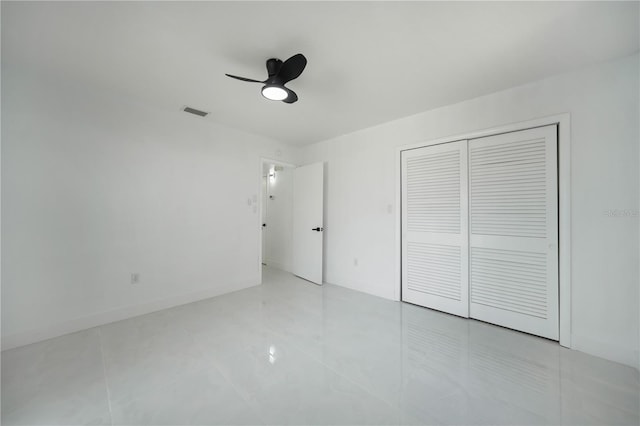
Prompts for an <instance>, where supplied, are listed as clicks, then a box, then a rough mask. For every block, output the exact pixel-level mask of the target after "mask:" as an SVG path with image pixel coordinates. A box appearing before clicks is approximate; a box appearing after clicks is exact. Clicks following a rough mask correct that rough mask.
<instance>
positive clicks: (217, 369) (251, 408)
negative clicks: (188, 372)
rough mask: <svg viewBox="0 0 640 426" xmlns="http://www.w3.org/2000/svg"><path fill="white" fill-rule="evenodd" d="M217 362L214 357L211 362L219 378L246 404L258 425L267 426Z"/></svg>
mask: <svg viewBox="0 0 640 426" xmlns="http://www.w3.org/2000/svg"><path fill="white" fill-rule="evenodd" d="M218 363H219V361H218V360H217V359H216V358H215V356H214V361H213V367H214V368H215V370H216V371H217V372H218V373H219V374H220V376H222V378H223V379H224V381H225V382H227V384H228V385H229V386H231V389H233V391H234V392H235V393H236V395H237V396H238V397H240V399H241V400H242V401H244V403H245V404H247V407H248V408H249V409H250V410H251V411H253V412H254V413H255V414H256V417H258V418H259V419H260V423H261V424H262V425H267V424H268V423H265V422H264V419H263V418H262V416H261V415H260V414H259V411H258V410H256V409H255V408H254V405H253V404H252V403H251V401H250V400H249V399H247V398H246V397H245V396H244V395H243V393H242V392H240V390H239V389H238V387H237V386H236V385H235V384H234V383H233V381H232V380H231V379H230V378H229V377H227V375H226V374H225V372H224V371H223V369H222V368H220V366H219V365H218Z"/></svg>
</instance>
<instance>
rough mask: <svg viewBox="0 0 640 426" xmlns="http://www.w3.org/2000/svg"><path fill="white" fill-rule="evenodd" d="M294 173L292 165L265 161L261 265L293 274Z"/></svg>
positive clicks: (262, 178) (263, 167)
mask: <svg viewBox="0 0 640 426" xmlns="http://www.w3.org/2000/svg"><path fill="white" fill-rule="evenodd" d="M293 170H294V166H293V165H291V164H286V163H280V162H276V161H272V160H262V164H261V196H260V199H261V212H260V218H261V223H260V225H261V236H262V237H261V240H262V241H261V245H260V251H261V255H260V259H261V260H260V263H261V264H262V266H263V267H264V266H269V267H272V268H276V269H280V270H283V271H286V272H291V270H292V265H291V262H292V250H293V247H292V246H293V242H292V241H293V226H292V224H293Z"/></svg>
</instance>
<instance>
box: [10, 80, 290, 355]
mask: <svg viewBox="0 0 640 426" xmlns="http://www.w3.org/2000/svg"><path fill="white" fill-rule="evenodd" d="M2 87H3V89H4V90H3V93H2V107H3V108H2V143H3V146H2V150H3V151H2V219H3V221H2V264H3V269H2V293H3V294H2V296H3V297H2V341H3V348H4V349H6V348H8V347H12V346H16V345H20V344H25V343H29V342H32V341H35V340H38V339H42V338H46V337H52V336H54V335H57V334H62V333H65V332H69V331H73V330H77V329H82V328H86V327H90V326H92V325H96V324H100V323H103V322H108V321H113V320H117V319H121V318H124V317H128V316H132V315H135V314H140V313H145V312H148V311H152V310H156V309H161V308H164V307H168V306H171V305H175V304H180V303H186V302H189V301H192V300H197V299H201V298H205V297H210V296H214V295H217V294H220V293H224V292H229V291H234V290H238V289H241V288H244V287H247V286H252V285H256V284H258V282H259V267H258V256H259V233H258V232H257V230H259V226H260V219H259V217H258V215H259V213H258V210H257V199H256V202H254V198H253V197H259V195H260V181H259V179H258V176H259V170H260V169H259V167H260V157H261V156H263V157H270V158H282V160H283V161H289V162H290V161H292V159H293V158H294V156H295V152H296V151H295V149H293V148H289V147H286V146H283V145H281V144H279V143H277V142H275V141H273V140H270V139H267V138H264V137H260V136H256V135H251V134H248V133H244V132H241V131H237V130H233V129H229V128H225V127H221V126H217V125H215V124H213V122H211V121H209V120H206V119H200V118H198V117H195V116H191V115H188V114H186V113H184V112H181V111H179V105H176V110H175V111H160V110H152V109H149V108H148V107H146V106H144V105H140V104H134V103H131V102H127V101H126V100H123V99H121V98H112V97H110V96H109V95H108V94H106V93H95V92H92V91H90V90H88V89H85V88H82V87H74V86H73V84H72V83H63V82H60V81H47V78H46V77H45V78H43V77H40V76H37V75H32V74H28V73H24V72H12V71H11V70H7V69H6V68H3V73H2ZM249 200H250V202H249ZM249 204H250V205H249ZM132 272H137V273H139V274H140V277H141V282H140V283H139V284H136V285H132V284H131V283H130V274H131V273H132Z"/></svg>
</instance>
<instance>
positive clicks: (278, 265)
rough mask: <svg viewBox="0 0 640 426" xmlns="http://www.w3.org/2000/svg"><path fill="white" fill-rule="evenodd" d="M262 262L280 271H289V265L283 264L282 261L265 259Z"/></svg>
mask: <svg viewBox="0 0 640 426" xmlns="http://www.w3.org/2000/svg"><path fill="white" fill-rule="evenodd" d="M264 263H265V264H266V265H267V266H270V267H272V268H276V269H280V270H281V271H285V272H291V267H290V265H285V264H284V263H280V262H276V261H275V260H270V259H265V260H264Z"/></svg>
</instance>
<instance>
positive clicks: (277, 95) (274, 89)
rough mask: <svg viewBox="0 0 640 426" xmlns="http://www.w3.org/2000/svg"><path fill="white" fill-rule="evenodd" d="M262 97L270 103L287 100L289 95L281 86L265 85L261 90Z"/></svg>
mask: <svg viewBox="0 0 640 426" xmlns="http://www.w3.org/2000/svg"><path fill="white" fill-rule="evenodd" d="M262 96H264V97H265V98H267V99H270V100H272V101H282V100H284V99H287V97H288V96H289V93H288V92H287V91H286V90H285V89H284V87H282V86H277V85H267V86H264V87H263V88H262Z"/></svg>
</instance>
